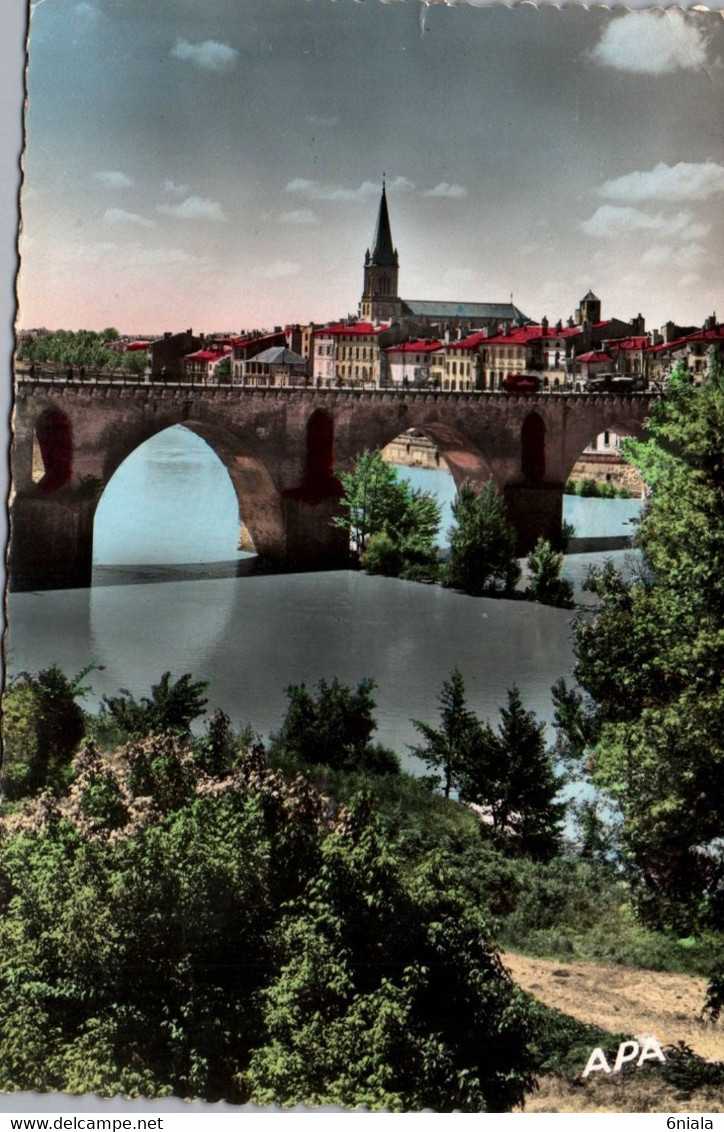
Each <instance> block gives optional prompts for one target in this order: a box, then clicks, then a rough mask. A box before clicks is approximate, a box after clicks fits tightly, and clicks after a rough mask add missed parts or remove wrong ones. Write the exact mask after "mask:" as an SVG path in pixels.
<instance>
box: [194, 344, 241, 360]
mask: <svg viewBox="0 0 724 1132" xmlns="http://www.w3.org/2000/svg"><path fill="white" fill-rule="evenodd" d="M230 353H231V347H230V346H222V348H221V349H220V350H197V351H196V353H195V354H187V355H186V358H185V360H186V361H194V362H220V361H221V359H222V358H228V356H229V354H230Z"/></svg>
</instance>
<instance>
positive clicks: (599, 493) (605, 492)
mask: <svg viewBox="0 0 724 1132" xmlns="http://www.w3.org/2000/svg"><path fill="white" fill-rule="evenodd" d="M564 491H565V493H566V495H581V496H584V497H585V498H588V499H630V498H631V495H632V494H633V493H632V492H630V491H629V490H628V489H627V488H625V487H616V484H615V483H613V482H612V481H611V480H604V481H603V482H600V481H599V480H592V479H585V480H573V479H568V480H566V486H565V488H564Z"/></svg>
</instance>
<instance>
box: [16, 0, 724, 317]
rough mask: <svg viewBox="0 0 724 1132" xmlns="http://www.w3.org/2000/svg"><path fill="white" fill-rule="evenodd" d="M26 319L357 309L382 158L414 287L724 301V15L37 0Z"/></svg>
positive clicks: (300, 1)
mask: <svg viewBox="0 0 724 1132" xmlns="http://www.w3.org/2000/svg"><path fill="white" fill-rule="evenodd" d="M29 59H30V65H29V72H28V93H29V103H28V111H27V118H26V127H27V148H26V155H25V171H26V179H25V188H24V194H23V217H24V229H23V238H22V242H21V251H22V256H23V260H22V273H21V281H20V304H21V309H20V319H19V321H20V325H21V326H38V325H46V326H48V327H60V326H66V327H70V328H80V327H93V328H97V329H101V328H102V327H104V326H107V325H115V326H118V327H119V328H120V329H121V330H124V331H128V332H133V333H157V332H161V331H163V330H175V329H181V328H184V327H187V326H192V327H193V328H194V329H195V330H204V331H211V330H232V331H239V330H241V329H242V328H251V327H254V326H267V327H268V326H273V325H275V324H280V323H285V322H290V321H300V322H301V321H306V320H310V319H314V320H317V321H323V320H326V319H332V318H337V317H339V316H343V315H346V314H347V313H348V312H353V311H356V308H357V303H358V301H359V296H360V292H361V284H362V261H363V256H364V251H365V248H366V246H367V245H368V244H369V242H370V241H371V239H372V234H373V230H374V223H375V216H376V208H377V201H378V197H379V189H380V183H381V178H382V173H383V171H385V173H386V177H387V186H388V193H389V203H390V214H391V221H392V231H393V237H394V239H395V242H396V244H397V246H398V249H399V253H400V291H401V294H402V295H403V296H404V297H407V298H411V299H435V298H438V299H458V300H467V301H481V302H482V301H504V300H507V299H508V298H509V296H510V294H511V293H512V294H513V296H514V300H515V302H516V304H517V305H518V306H519V307H521V309H523V310H524V311H525V312H526V313H527V314H529V315H530V316H531V317H534V318H536V319H538V318H540V317H541V316H543V315H547V316H548V317H549V318H550V319H551V320H556V319H558V318H559V317H561V318H564V319H565V318H566V317H567V316H568V315H569V314H571V313H572V312H573V311H574V309H575V307H576V305H577V302H578V300H579V299H580V297H581V296H582V295H583V294H584V293H585V292H586V291H587V290H588V289H589V288H592V289H593V290H594V291H595V292H596V294H598V295H599V296H600V298H601V299H602V301H603V313H604V316H606V315H616V316H618V317H620V318H630V317H632V316H633V315H635V314H637V313H638V312H639V311H641V312H642V313H643V314H644V315H645V317H646V319H647V325H649V326H656V325H660V324H661V323H663V322H664V321H665V320H666V319H669V318H670V319H674V320H675V321H679V322H682V323H701V322H702V321H703V319H704V318H705V317H706V316H707V315H708V314H710V313H711V312H712V311H713V310H718V312H719V314H720V317H724V296H723V290H724V287H723V283H724V278H723V276H724V268H723V266H722V255H721V250H722V236H723V234H724V233H723V230H722V227H723V221H722V208H721V204H722V194H724V137H723V134H722V121H723V120H724V113H723V111H724V66H723V62H724V25H723V24H722V18H721V15H720V14H718V13H712V12H709V13H688V14H687V13H682V12H680V11H668V12H652V11H646V12H637V11H631V12H625V11H620V10H619V11H616V12H613V13H612V12H608V11H601V10H596V11H582V10H572V9H571V10H564V11H561V10H558V9H553V8H549V9H543V10H535V9H532V8H530V7H523V8H517V9H505V8H494V9H488V8H482V7H479V6H478V5H476V4H448V5H437V4H435V5H431V6H425V5H420V4H418V3H417V2H413V0H405V2H404V3H401V2H398V3H394V4H392V3H389V4H383V3H381V2H380V0H367V2H366V3H364V4H362V3H355V2H354V0H337V2H336V3H332V2H331V0H244V2H243V3H239V0H204V2H203V3H199V2H198V0H154V2H153V3H150V2H148V0H146V2H143V3H138V0H34V2H33V4H32V19H31V33H30V41H29Z"/></svg>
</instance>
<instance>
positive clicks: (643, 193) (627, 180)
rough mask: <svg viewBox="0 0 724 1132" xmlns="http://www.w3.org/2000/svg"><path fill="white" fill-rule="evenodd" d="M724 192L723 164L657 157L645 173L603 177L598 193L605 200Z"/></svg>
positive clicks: (700, 197)
mask: <svg viewBox="0 0 724 1132" xmlns="http://www.w3.org/2000/svg"><path fill="white" fill-rule="evenodd" d="M714 193H724V165H717V163H716V162H715V161H705V162H700V163H698V164H694V163H692V162H686V161H680V162H679V163H678V165H666V164H665V163H664V162H663V161H660V162H659V164H658V165H656V166H655V167H654V168H653V169H650V170H649V171H648V172H646V173H638V172H637V173H627V174H626V175H625V176H623V177H617V178H616V179H615V180H613V181H606V182H605V183H604V184H603V185H601V187H600V189H599V190H598V195H599V196H601V197H605V198H606V199H607V200H626V201H638V200H706V199H707V197H710V196H713V195H714Z"/></svg>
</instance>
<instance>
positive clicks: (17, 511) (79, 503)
mask: <svg viewBox="0 0 724 1132" xmlns="http://www.w3.org/2000/svg"><path fill="white" fill-rule="evenodd" d="M95 506H96V500H95V499H79V498H77V497H75V498H74V496H73V493H72V492H71V491H62V490H61V491H58V492H56V493H54V494H53V495H52V496H50V497H43V496H40V495H38V494H37V492H35V493H33V494H32V495H29V494H28V495H26V494H24V493H18V494H17V495H16V496H15V498H14V499H13V501H12V503H11V505H10V534H11V537H10V540H9V551H8V588H9V589H10V590H15V591H23V590H61V589H80V588H82V587H86V586H90V584H91V574H92V569H93V514H94V512H95Z"/></svg>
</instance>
